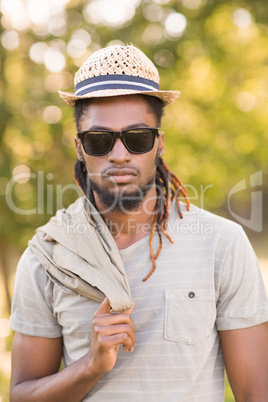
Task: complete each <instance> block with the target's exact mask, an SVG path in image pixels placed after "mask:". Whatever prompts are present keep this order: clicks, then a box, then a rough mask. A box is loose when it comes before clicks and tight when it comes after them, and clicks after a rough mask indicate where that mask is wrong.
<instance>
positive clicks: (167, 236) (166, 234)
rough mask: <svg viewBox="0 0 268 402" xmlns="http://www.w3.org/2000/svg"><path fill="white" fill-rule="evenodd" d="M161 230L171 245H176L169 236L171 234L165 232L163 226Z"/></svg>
mask: <svg viewBox="0 0 268 402" xmlns="http://www.w3.org/2000/svg"><path fill="white" fill-rule="evenodd" d="M160 230H161V232H163V233H164V235H165V236H166V238H167V239H168V240H169V241H170V243H172V244H174V241H173V240H172V239H171V237H170V236H169V234H168V233H167V232H166V231H165V229H164V228H163V227H162V226H160Z"/></svg>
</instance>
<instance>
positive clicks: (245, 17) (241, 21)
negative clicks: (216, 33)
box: [233, 8, 252, 29]
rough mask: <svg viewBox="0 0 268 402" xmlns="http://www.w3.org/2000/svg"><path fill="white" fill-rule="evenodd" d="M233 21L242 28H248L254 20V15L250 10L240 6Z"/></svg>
mask: <svg viewBox="0 0 268 402" xmlns="http://www.w3.org/2000/svg"><path fill="white" fill-rule="evenodd" d="M233 22H234V24H235V25H236V26H237V27H238V28H240V29H244V28H247V27H249V25H250V24H251V22H252V15H251V14H250V12H249V11H248V10H245V9H244V8H239V9H238V10H236V11H235V12H234V14H233Z"/></svg>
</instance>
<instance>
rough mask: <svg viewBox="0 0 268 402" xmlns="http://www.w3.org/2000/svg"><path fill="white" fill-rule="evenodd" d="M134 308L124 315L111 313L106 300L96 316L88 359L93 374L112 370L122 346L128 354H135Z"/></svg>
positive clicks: (123, 313)
mask: <svg viewBox="0 0 268 402" xmlns="http://www.w3.org/2000/svg"><path fill="white" fill-rule="evenodd" d="M133 308H134V304H133V306H132V307H131V309H129V310H127V311H124V312H122V313H111V312H110V303H109V300H108V299H107V298H106V299H105V300H104V301H103V302H102V304H101V305H100V307H99V308H98V310H97V311H96V313H95V314H94V317H93V322H92V335H91V345H90V350H89V353H88V357H90V359H91V369H92V372H94V373H96V374H97V375H102V374H105V373H107V372H108V371H110V370H112V368H113V367H114V365H115V363H116V359H117V354H118V350H119V347H120V345H122V347H123V349H124V350H125V351H126V352H127V351H129V352H133V350H134V345H135V336H134V331H135V327H134V324H133V321H132V319H131V317H130V315H131V313H132V311H133Z"/></svg>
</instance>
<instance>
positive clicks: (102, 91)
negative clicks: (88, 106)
mask: <svg viewBox="0 0 268 402" xmlns="http://www.w3.org/2000/svg"><path fill="white" fill-rule="evenodd" d="M74 86H75V93H70V92H63V91H58V92H59V95H60V97H61V98H62V99H63V100H64V101H65V102H66V103H67V104H68V105H71V106H73V105H74V103H75V101H76V100H77V99H88V98H99V97H107V96H119V95H132V94H144V95H151V96H156V97H157V98H160V99H162V100H163V102H164V104H165V105H169V104H171V103H173V102H174V101H175V100H176V99H177V98H178V97H179V95H180V92H179V91H160V89H159V74H158V71H157V69H156V67H155V65H154V64H153V63H152V62H151V60H150V59H148V57H147V56H145V54H144V53H143V52H142V51H140V50H139V49H137V48H136V47H135V46H133V45H128V46H119V45H116V46H109V47H107V48H104V49H100V50H97V51H96V52H95V53H93V54H92V55H91V56H90V57H89V58H88V59H87V60H86V61H85V62H84V64H82V66H81V67H80V68H79V70H78V71H77V73H76V74H75V78H74Z"/></svg>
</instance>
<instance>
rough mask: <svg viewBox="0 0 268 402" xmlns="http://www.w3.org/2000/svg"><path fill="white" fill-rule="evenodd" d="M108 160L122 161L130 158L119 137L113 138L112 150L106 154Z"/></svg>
mask: <svg viewBox="0 0 268 402" xmlns="http://www.w3.org/2000/svg"><path fill="white" fill-rule="evenodd" d="M108 160H109V162H116V163H123V162H127V161H129V160H130V153H129V151H128V150H127V149H126V147H125V145H124V144H123V142H122V141H121V139H120V138H117V139H116V140H115V143H114V146H113V148H112V150H111V151H110V152H109V154H108Z"/></svg>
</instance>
